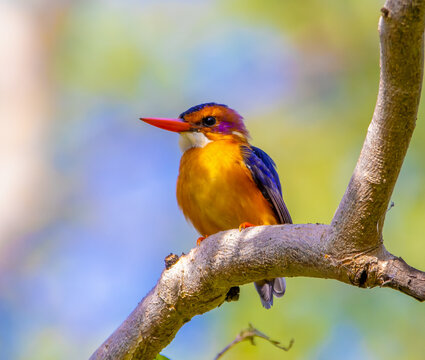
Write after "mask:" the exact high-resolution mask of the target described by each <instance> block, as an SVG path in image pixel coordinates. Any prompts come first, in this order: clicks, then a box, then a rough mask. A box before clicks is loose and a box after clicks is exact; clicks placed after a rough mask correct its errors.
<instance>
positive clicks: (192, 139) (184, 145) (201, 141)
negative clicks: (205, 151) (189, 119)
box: [179, 131, 211, 152]
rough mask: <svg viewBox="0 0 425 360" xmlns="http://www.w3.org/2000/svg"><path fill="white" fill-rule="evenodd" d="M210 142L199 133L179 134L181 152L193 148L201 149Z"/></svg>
mask: <svg viewBox="0 0 425 360" xmlns="http://www.w3.org/2000/svg"><path fill="white" fill-rule="evenodd" d="M210 142H211V140H210V139H208V138H207V137H206V136H205V135H204V134H203V133H201V132H197V131H185V132H182V133H180V139H179V145H180V149H181V150H182V152H185V151H186V150H189V149H191V148H194V147H198V148H203V147H204V146H205V145H207V144H208V143H210Z"/></svg>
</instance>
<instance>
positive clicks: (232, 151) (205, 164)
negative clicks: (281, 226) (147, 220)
mask: <svg viewBox="0 0 425 360" xmlns="http://www.w3.org/2000/svg"><path fill="white" fill-rule="evenodd" d="M239 146H240V144H239V143H238V142H236V141H233V140H217V141H213V142H211V143H209V144H207V145H206V146H205V147H203V148H192V149H189V150H187V151H186V152H185V153H184V154H183V157H182V159H181V162H180V172H179V177H178V180H177V202H178V204H179V206H180V208H181V209H182V210H183V213H184V215H185V216H186V218H187V219H189V220H190V221H191V223H192V224H193V226H194V227H195V228H196V230H198V231H199V233H200V234H201V235H211V234H214V233H216V232H218V231H222V230H228V229H234V228H237V227H238V226H239V225H240V224H241V223H243V222H249V223H252V224H254V225H273V224H277V223H278V221H277V220H276V215H275V214H274V212H273V210H272V207H271V205H270V204H269V202H268V201H267V200H266V199H265V198H264V196H263V194H262V193H261V192H260V190H258V188H257V186H256V184H255V182H254V180H253V179H252V177H251V174H250V171H249V170H248V168H247V167H246V166H245V163H244V161H243V159H242V155H241V153H240V147H239Z"/></svg>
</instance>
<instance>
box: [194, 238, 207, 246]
mask: <svg viewBox="0 0 425 360" xmlns="http://www.w3.org/2000/svg"><path fill="white" fill-rule="evenodd" d="M207 237H208V235H205V236H200V237H198V240H196V246H199V245H201V242H202V241H204V240H205V239H206V238H207Z"/></svg>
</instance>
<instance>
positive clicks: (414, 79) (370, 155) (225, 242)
mask: <svg viewBox="0 0 425 360" xmlns="http://www.w3.org/2000/svg"><path fill="white" fill-rule="evenodd" d="M381 13H382V16H381V19H380V22H379V33H380V41H381V78H380V84H379V95H378V100H377V103H376V108H375V112H374V114H373V119H372V122H371V124H370V126H369V129H368V132H367V135H366V139H365V142H364V144H363V149H362V151H361V154H360V157H359V160H358V162H357V165H356V168H355V170H354V173H353V176H352V178H351V180H350V183H349V185H348V187H347V190H346V192H345V194H344V197H343V199H342V200H341V203H340V205H339V207H338V209H337V211H336V213H335V216H334V218H333V220H332V223H331V225H320V224H316V225H314V224H305V225H276V226H261V227H256V228H250V229H247V230H244V231H243V232H239V231H237V230H230V231H226V232H222V233H218V234H216V235H213V236H210V237H209V238H207V239H206V240H204V241H203V242H202V244H201V245H200V246H199V247H197V248H195V249H192V251H191V252H190V253H189V254H187V255H185V256H182V257H181V258H180V259H179V260H178V261H177V262H176V263H175V264H174V265H171V264H170V265H169V266H168V268H167V269H165V270H164V271H163V273H162V275H161V277H160V279H159V281H158V283H157V285H156V286H155V287H154V288H153V289H152V290H151V292H150V293H149V294H148V295H147V296H146V297H145V298H144V299H143V300H142V301H141V302H140V303H139V305H138V306H137V307H136V309H135V310H134V311H133V312H132V313H131V314H130V315H129V317H128V318H127V319H126V320H125V321H124V323H123V324H122V325H121V326H120V327H119V328H118V329H117V330H116V331H115V332H114V333H113V334H112V335H111V336H110V337H109V338H108V339H107V340H106V341H105V342H104V343H103V344H102V345H101V346H100V348H99V349H98V350H97V351H96V352H95V353H94V354H93V355H92V357H91V359H114V360H116V359H153V358H154V357H155V356H156V354H158V353H159V351H160V350H161V349H162V348H164V347H165V346H166V345H167V344H168V343H170V342H171V340H172V339H173V338H174V336H175V334H176V333H177V331H178V330H179V329H180V327H181V326H182V325H183V324H184V323H186V322H187V321H189V320H190V319H191V318H192V317H193V316H195V315H198V314H202V313H204V312H206V311H209V310H212V309H214V308H215V307H217V306H219V305H220V304H222V303H223V302H224V301H225V299H226V294H227V292H228V291H229V289H230V288H231V287H232V286H236V285H242V284H245V283H250V282H253V281H256V280H261V279H264V278H273V277H279V276H286V277H293V276H308V277H318V278H330V279H335V280H339V281H342V282H345V283H348V284H352V285H355V286H359V287H374V286H383V287H390V288H392V289H396V290H399V291H401V292H403V293H405V294H407V295H410V296H412V297H414V298H415V299H418V300H420V301H424V300H425V273H424V272H421V271H419V270H416V269H414V268H412V267H410V266H409V265H407V264H406V263H405V262H404V260H403V259H401V258H398V257H396V256H394V255H392V254H390V253H389V252H387V250H386V249H385V247H384V245H383V239H382V227H383V224H384V219H385V214H386V210H387V208H388V203H389V201H390V197H391V194H392V192H393V189H394V185H395V183H396V180H397V177H398V174H399V172H400V169H401V165H402V163H403V159H404V157H405V155H406V151H407V148H408V146H409V142H410V139H411V136H412V133H413V130H414V128H415V122H416V116H417V111H418V105H419V98H420V92H421V85H422V73H423V32H424V21H425V20H424V14H425V0H421V1H418V0H417V1H414V0H388V1H387V2H386V4H385V6H384V7H383V8H382V9H381Z"/></svg>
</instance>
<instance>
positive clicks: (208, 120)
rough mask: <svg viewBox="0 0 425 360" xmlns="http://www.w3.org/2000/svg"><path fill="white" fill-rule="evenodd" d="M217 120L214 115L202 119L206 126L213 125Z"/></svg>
mask: <svg viewBox="0 0 425 360" xmlns="http://www.w3.org/2000/svg"><path fill="white" fill-rule="evenodd" d="M216 122H217V120H216V118H215V117H214V116H207V117H204V118H203V119H202V125H204V126H213V125H215V123H216Z"/></svg>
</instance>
